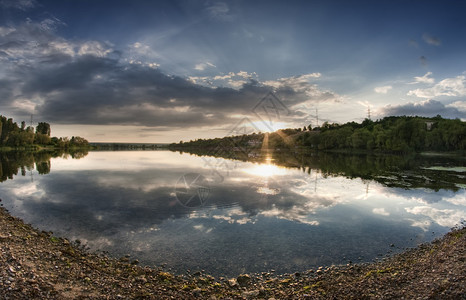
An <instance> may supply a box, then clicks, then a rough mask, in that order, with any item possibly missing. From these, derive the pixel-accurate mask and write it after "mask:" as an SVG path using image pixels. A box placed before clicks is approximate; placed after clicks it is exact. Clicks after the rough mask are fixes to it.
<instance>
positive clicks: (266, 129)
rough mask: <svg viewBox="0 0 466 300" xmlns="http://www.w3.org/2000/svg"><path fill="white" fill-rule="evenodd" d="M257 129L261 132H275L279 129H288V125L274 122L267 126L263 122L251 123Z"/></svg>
mask: <svg viewBox="0 0 466 300" xmlns="http://www.w3.org/2000/svg"><path fill="white" fill-rule="evenodd" d="M251 125H253V126H254V127H255V128H257V129H258V130H259V131H260V132H275V131H277V130H279V129H283V128H287V127H288V124H287V123H285V122H273V123H272V124H266V123H264V122H262V121H255V122H251Z"/></svg>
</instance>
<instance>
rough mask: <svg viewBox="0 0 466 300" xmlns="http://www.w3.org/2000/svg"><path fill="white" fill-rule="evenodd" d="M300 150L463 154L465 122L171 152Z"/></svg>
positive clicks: (210, 144)
mask: <svg viewBox="0 0 466 300" xmlns="http://www.w3.org/2000/svg"><path fill="white" fill-rule="evenodd" d="M296 147H302V148H306V149H312V150H323V151H346V152H381V153H398V154H401V153H412V152H423V151H457V152H461V153H464V151H466V122H462V121H461V120H459V119H444V118H442V117H441V116H436V117H434V118H425V117H407V116H401V117H395V116H391V117H385V118H383V119H380V120H377V121H372V120H370V119H366V120H364V121H363V122H362V123H356V122H348V123H345V124H342V125H340V124H336V123H332V124H330V123H327V122H325V123H323V124H322V126H319V127H314V128H312V127H311V126H310V125H309V126H307V127H306V126H304V127H303V128H296V129H281V130H278V131H276V132H272V133H266V134H264V133H253V134H249V135H242V136H229V137H225V138H216V139H198V140H194V141H189V142H180V143H176V144H171V145H170V148H172V149H189V148H191V149H196V148H197V149H209V150H214V149H219V148H225V149H233V150H243V151H245V150H246V151H248V150H250V149H260V148H267V149H291V148H296Z"/></svg>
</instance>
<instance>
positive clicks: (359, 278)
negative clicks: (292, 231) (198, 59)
mask: <svg viewBox="0 0 466 300" xmlns="http://www.w3.org/2000/svg"><path fill="white" fill-rule="evenodd" d="M82 248H83V247H81V246H80V245H79V244H77V243H76V242H73V243H71V242H70V241H68V240H66V239H64V238H58V237H55V236H53V234H52V233H50V232H44V231H40V230H37V229H34V228H32V227H31V226H30V225H27V224H24V223H23V222H22V221H21V220H20V219H18V218H15V217H12V216H11V215H10V214H9V213H8V212H7V211H6V210H5V209H4V208H0V299H466V255H465V248H466V228H464V227H462V228H456V229H452V231H451V232H450V233H448V234H446V235H445V236H444V237H443V238H441V239H438V240H435V241H433V242H432V243H429V244H423V245H420V246H419V247H417V248H416V249H411V250H407V251H405V252H403V253H401V254H398V255H395V256H393V257H390V258H387V259H385V260H383V261H381V262H378V263H370V264H356V265H346V266H332V267H329V268H318V269H315V270H308V271H306V272H302V273H295V274H287V275H279V276H276V275H273V274H270V273H262V274H243V275H240V276H238V277H237V278H214V277H212V276H210V275H208V274H204V273H199V272H198V273H195V274H192V275H189V276H188V275H183V276H181V275H173V274H171V273H168V272H165V271H163V269H161V268H159V269H157V268H149V267H142V266H138V265H137V261H133V260H132V259H131V258H129V257H123V258H120V259H115V258H109V257H106V256H103V255H98V254H93V253H88V252H87V251H85V250H83V249H82Z"/></svg>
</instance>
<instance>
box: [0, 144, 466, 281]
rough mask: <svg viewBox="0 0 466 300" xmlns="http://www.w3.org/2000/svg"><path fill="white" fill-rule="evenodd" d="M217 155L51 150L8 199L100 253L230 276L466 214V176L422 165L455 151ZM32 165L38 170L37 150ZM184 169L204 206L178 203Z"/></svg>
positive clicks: (433, 227)
mask: <svg viewBox="0 0 466 300" xmlns="http://www.w3.org/2000/svg"><path fill="white" fill-rule="evenodd" d="M215 159H217V160H219V161H218V162H217V163H218V164H217V165H220V166H222V165H223V166H229V168H228V169H227V170H225V169H218V170H212V168H211V167H210V166H209V165H208V164H206V161H205V160H204V159H202V158H200V157H198V156H195V155H189V154H178V153H173V152H168V151H153V152H123V151H121V152H91V153H89V154H88V156H86V157H85V158H84V159H82V160H71V159H65V158H63V157H56V158H49V159H48V160H45V162H48V165H49V166H50V165H51V166H52V171H51V172H50V174H48V175H47V176H36V177H35V178H34V181H31V180H29V178H28V177H27V176H24V177H22V176H21V177H20V176H18V177H15V178H14V180H9V181H6V182H3V183H2V185H1V192H0V197H1V198H2V199H3V200H4V201H3V202H4V203H5V206H7V208H8V209H9V210H10V211H11V212H12V213H13V214H14V215H18V216H20V217H22V218H23V219H24V220H25V221H26V222H28V223H32V224H34V225H36V226H39V227H41V228H43V229H47V230H52V231H54V232H55V234H57V235H64V236H67V237H70V238H71V239H80V240H81V241H83V242H85V243H88V245H89V246H90V247H91V248H92V249H94V250H95V249H101V250H107V251H109V252H111V253H112V254H114V255H117V256H118V255H124V254H127V253H130V254H132V255H133V256H135V257H137V258H138V259H139V260H140V261H141V262H142V263H145V264H149V265H150V264H156V265H159V264H162V263H167V265H168V266H170V267H172V268H174V269H175V270H176V271H178V272H183V271H184V270H186V269H192V270H194V269H205V270H207V271H209V272H211V273H213V274H215V275H229V276H233V275H236V274H238V273H241V272H259V271H266V270H270V269H275V270H277V271H278V272H292V271H296V270H304V269H308V268H311V267H314V266H317V265H322V264H324V265H329V264H333V263H334V264H338V263H346V262H347V261H348V260H352V261H358V260H372V259H374V258H375V257H378V256H379V254H384V253H386V252H387V251H391V250H397V249H398V250H399V249H401V248H403V247H411V246H415V245H416V244H417V243H418V242H422V241H428V240H430V239H432V238H433V237H434V236H438V235H440V234H443V233H444V232H446V231H447V230H448V228H449V227H451V226H454V225H455V224H457V223H458V222H459V221H461V219H462V218H464V217H465V216H466V203H465V202H466V201H465V199H466V193H465V189H464V188H462V187H461V185H462V184H463V185H464V184H465V182H464V181H465V174H464V173H462V172H457V171H454V172H453V171H451V172H450V171H448V170H447V171H445V170H442V171H440V170H426V169H425V168H430V167H432V166H436V165H439V164H441V165H442V166H446V167H448V166H453V165H455V166H456V167H464V165H461V161H456V160H454V159H447V160H444V159H442V160H430V159H428V158H425V159H421V160H417V161H415V162H401V161H400V160H399V159H397V158H376V162H374V161H372V159H370V158H367V157H347V158H344V157H343V156H334V157H333V158H332V157H330V156H320V155H319V156H315V155H304V154H303V155H302V156H299V155H297V154H296V153H294V154H291V155H290V154H288V156H286V154H283V153H278V154H275V155H271V154H270V153H269V154H268V155H267V156H266V157H262V158H261V157H260V156H258V157H256V158H254V159H256V161H252V162H247V161H241V160H234V161H233V160H228V159H224V158H220V157H217V158H215ZM260 159H263V160H261V161H262V162H264V163H259V162H258V161H259V160H260ZM12 160H13V159H12V158H9V161H10V162H11V161H12ZM343 160H346V162H343ZM4 164H5V163H4V162H3V161H2V169H3V165H4ZM18 165H19V166H22V164H21V163H20V164H18ZM39 165H40V164H39ZM39 165H37V161H36V169H37V170H38V169H39ZM357 165H360V166H361V169H360V170H358V169H357V168H356V166H357ZM24 166H25V168H26V170H28V168H29V169H32V166H33V165H31V163H30V158H29V164H24ZM231 166H235V167H234V168H231ZM376 166H377V167H376ZM19 169H21V167H20V168H19ZM17 170H18V168H17ZM49 170H50V168H49ZM226 171H228V172H226ZM216 172H217V173H220V174H222V177H223V180H221V181H220V180H218V178H219V177H218V175H216ZM187 174H200V175H202V177H203V178H204V179H205V182H204V181H203V182H202V184H200V185H198V186H206V185H207V184H208V187H209V190H208V192H209V193H208V197H207V198H203V199H204V200H205V201H204V202H203V203H201V204H202V205H182V204H183V203H180V201H179V194H178V192H179V191H180V190H179V189H177V183H180V182H183V181H180V180H182V179H183V178H185V180H186V181H185V182H193V181H192V179H193V178H195V177H193V178H191V177H189V176H187V177H186V175H187ZM187 178H188V179H187ZM396 178H400V179H399V180H402V181H404V183H402V184H401V183H399V182H397V180H398V179H396ZM438 178H441V180H440V182H437V181H438ZM432 181H436V182H435V183H432ZM444 182H445V184H443V183H444ZM183 183H184V182H183ZM406 183H410V185H407V184H406ZM188 186H189V184H188ZM177 195H178V196H177ZM186 199H189V197H188V198H186ZM186 199H185V200H186ZM432 232H435V234H432ZM390 244H395V245H396V246H397V248H396V249H394V248H392V247H390Z"/></svg>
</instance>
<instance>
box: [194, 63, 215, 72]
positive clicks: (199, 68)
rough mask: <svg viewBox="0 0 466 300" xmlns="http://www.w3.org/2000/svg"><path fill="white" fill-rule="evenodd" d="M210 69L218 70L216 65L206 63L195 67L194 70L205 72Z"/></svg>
mask: <svg viewBox="0 0 466 300" xmlns="http://www.w3.org/2000/svg"><path fill="white" fill-rule="evenodd" d="M208 67H211V68H216V67H217V66H216V65H214V64H213V63H210V62H205V63H200V64H197V65H195V66H194V69H195V70H198V71H204V70H205V69H206V68H208Z"/></svg>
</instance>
